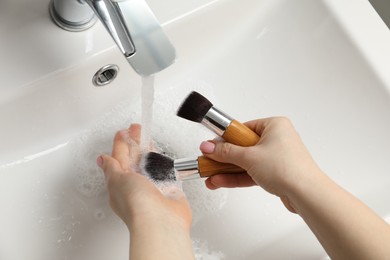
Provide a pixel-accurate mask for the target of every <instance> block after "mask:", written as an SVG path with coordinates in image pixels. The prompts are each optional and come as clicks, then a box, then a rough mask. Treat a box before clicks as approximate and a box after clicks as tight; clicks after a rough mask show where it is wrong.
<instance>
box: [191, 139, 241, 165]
mask: <svg viewBox="0 0 390 260" xmlns="http://www.w3.org/2000/svg"><path fill="white" fill-rule="evenodd" d="M199 148H200V150H201V151H202V153H203V154H204V155H205V156H206V157H208V158H210V159H212V160H214V161H218V162H223V163H231V164H235V165H237V166H239V167H241V168H243V169H244V170H247V168H248V167H247V165H248V162H246V160H245V156H244V155H245V153H246V149H247V147H242V146H238V145H234V144H231V143H228V142H223V141H222V142H221V141H205V142H202V143H201V144H200V147H199Z"/></svg>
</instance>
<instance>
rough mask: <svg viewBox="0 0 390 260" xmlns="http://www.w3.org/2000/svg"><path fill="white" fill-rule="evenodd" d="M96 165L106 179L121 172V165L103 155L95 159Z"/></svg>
mask: <svg viewBox="0 0 390 260" xmlns="http://www.w3.org/2000/svg"><path fill="white" fill-rule="evenodd" d="M96 163H97V165H98V166H99V167H100V168H102V169H103V171H104V175H105V176H106V178H109V176H111V175H112V174H113V173H115V172H120V171H121V165H120V164H119V162H118V161H117V160H115V159H114V158H112V157H111V156H109V155H106V154H103V155H100V156H99V157H98V158H97V159H96Z"/></svg>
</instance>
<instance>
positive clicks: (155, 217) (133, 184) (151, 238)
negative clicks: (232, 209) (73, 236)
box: [97, 124, 193, 259]
mask: <svg viewBox="0 0 390 260" xmlns="http://www.w3.org/2000/svg"><path fill="white" fill-rule="evenodd" d="M140 135H141V126H140V125H137V124H133V125H131V126H130V128H129V129H127V130H125V131H120V132H118V133H117V134H116V136H115V139H114V145H113V150H112V155H111V156H109V155H102V156H100V157H99V158H98V159H97V164H98V165H99V166H100V167H101V168H102V169H103V170H104V174H105V176H106V181H107V186H108V191H109V196H110V205H111V208H112V209H113V210H114V212H115V213H116V214H117V215H118V216H119V217H120V218H121V219H122V220H123V221H124V222H125V223H126V225H127V226H128V228H129V230H130V233H131V250H130V254H131V256H132V257H134V258H135V259H165V258H164V257H163V256H164V254H166V253H169V255H168V258H169V259H192V258H193V255H192V248H191V239H190V238H189V230H190V227H191V210H190V207H189V204H188V202H187V199H186V197H185V195H184V193H183V192H182V191H181V190H179V188H177V187H173V189H175V190H174V191H173V192H174V193H175V194H174V195H173V196H172V194H170V196H165V195H164V194H163V193H162V192H161V191H160V190H159V189H158V188H157V187H156V185H155V184H154V183H152V182H151V181H149V180H148V179H147V178H146V177H145V176H142V175H141V174H139V173H138V172H137V169H138V164H139V160H140V156H141V148H140V146H139V145H140ZM168 258H166V259H168Z"/></svg>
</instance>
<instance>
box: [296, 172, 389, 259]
mask: <svg viewBox="0 0 390 260" xmlns="http://www.w3.org/2000/svg"><path fill="white" fill-rule="evenodd" d="M289 197H290V198H289V199H290V202H291V204H292V205H293V207H294V209H295V210H296V211H297V213H298V214H299V215H300V216H301V217H302V218H303V219H304V220H305V222H306V223H307V224H308V225H309V227H310V228H311V230H312V231H313V232H314V234H315V235H316V236H317V238H318V240H319V241H320V242H321V244H322V245H323V247H324V249H325V250H326V251H327V253H328V254H329V256H330V257H331V258H332V259H390V246H389V244H390V226H389V225H388V224H387V223H386V222H385V221H384V220H383V219H381V218H380V217H379V216H377V215H376V214H375V213H374V212H373V211H372V210H371V209H369V208H368V207H367V206H366V205H364V204H363V203H362V202H361V201H359V200H358V199H356V198H355V197H354V196H352V195H351V194H350V193H348V192H347V191H345V190H344V189H342V188H341V187H340V186H338V185H337V184H336V183H335V182H333V181H332V180H331V179H330V178H328V177H327V176H326V175H324V174H323V173H322V172H320V170H318V171H317V172H316V173H315V174H313V175H310V178H308V179H305V180H302V183H300V185H299V186H298V187H296V188H295V190H293V192H292V193H291V194H290V196H289Z"/></svg>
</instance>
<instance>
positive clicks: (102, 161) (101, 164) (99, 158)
mask: <svg viewBox="0 0 390 260" xmlns="http://www.w3.org/2000/svg"><path fill="white" fill-rule="evenodd" d="M103 163H104V159H103V156H101V155H100V156H99V157H98V158H97V159H96V164H97V165H98V166H99V167H100V168H103Z"/></svg>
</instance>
